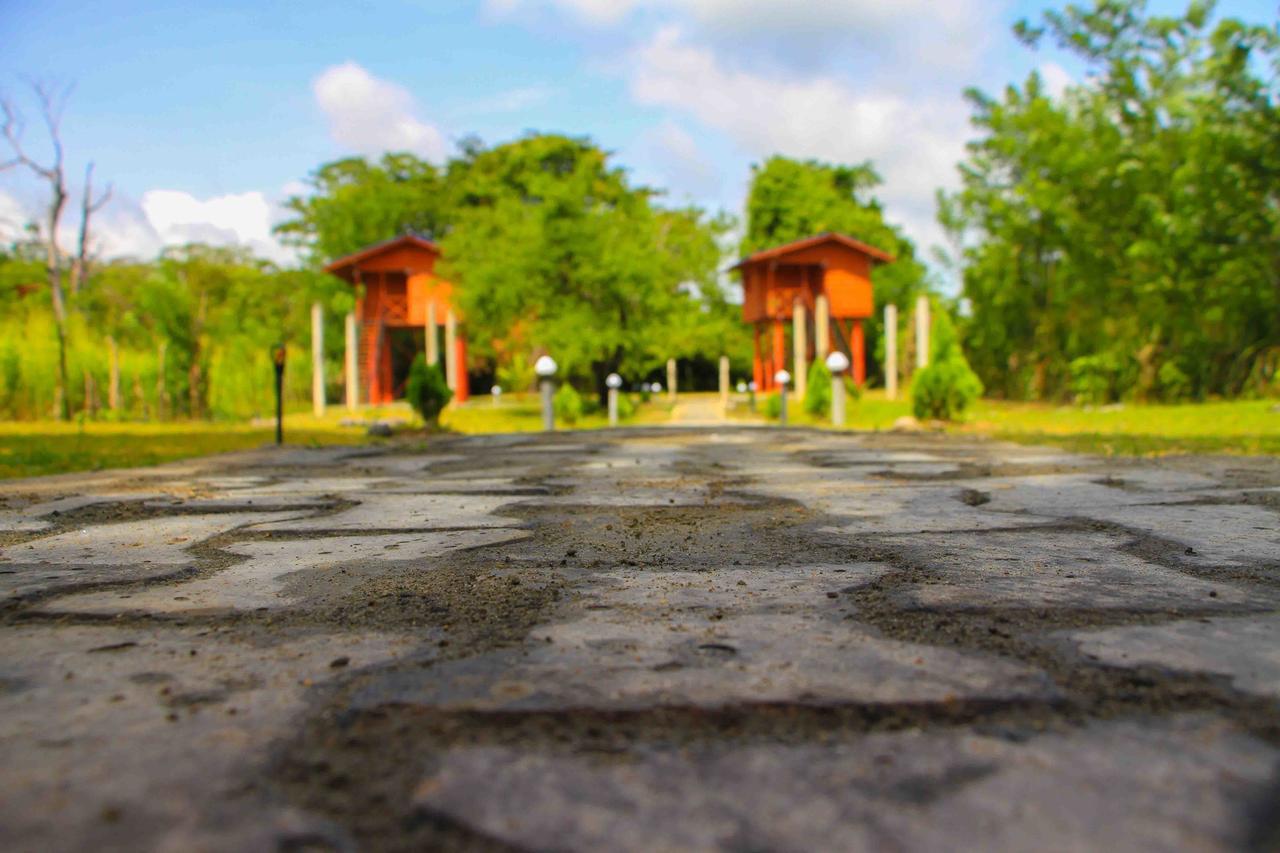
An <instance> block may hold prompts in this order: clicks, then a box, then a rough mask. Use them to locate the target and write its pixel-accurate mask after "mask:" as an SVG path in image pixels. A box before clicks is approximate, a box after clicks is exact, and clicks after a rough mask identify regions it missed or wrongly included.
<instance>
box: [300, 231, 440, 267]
mask: <svg viewBox="0 0 1280 853" xmlns="http://www.w3.org/2000/svg"><path fill="white" fill-rule="evenodd" d="M404 246H413V247H416V248H419V249H426V250H427V251H429V252H433V253H435V254H437V255H438V254H440V247H439V246H437V245H436V244H435V243H433V242H431V241H430V240H428V239H427V238H426V237H420V236H418V235H417V234H401V235H400V236H399V237H392V238H391V239H390V240H383V241H382V242H381V243H374V244H373V245H372V246H368V247H367V248H364V249H361V250H360V251H358V252H355V253H354V254H350V255H347V256H346V257H345V258H338V259H337V260H336V261H333V262H332V263H330V264H328V265H327V266H325V268H324V271H325V272H327V273H333V274H334V275H339V274H340V273H341V271H342V270H345V269H347V268H349V267H354V266H356V265H357V264H359V263H360V262H361V261H367V260H369V258H373V257H377V256H378V255H381V254H383V253H384V252H390V251H391V250H393V249H399V248H402V247H404Z"/></svg>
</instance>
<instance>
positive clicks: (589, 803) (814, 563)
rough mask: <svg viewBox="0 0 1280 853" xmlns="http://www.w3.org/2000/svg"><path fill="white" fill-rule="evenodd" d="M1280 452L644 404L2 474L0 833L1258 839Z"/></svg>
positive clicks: (1188, 845)
mask: <svg viewBox="0 0 1280 853" xmlns="http://www.w3.org/2000/svg"><path fill="white" fill-rule="evenodd" d="M1278 489H1280V465H1278V464H1277V463H1276V462H1275V461H1272V460H1258V459H1223V458H1213V459H1196V458H1180V459H1168V460H1163V461H1160V462H1141V461H1117V460H1100V459H1095V458H1091V457H1084V456H1075V455H1071V454H1065V453H1061V452H1058V451H1053V450H1046V449H1042V448H1024V447H1015V446H1010V445H1003V444H995V443H989V442H983V441H976V440H966V439H958V438H943V437H937V436H928V435H925V436H920V435H916V436H895V435H831V434H822V433H815V432H807V431H799V430H797V431H790V432H787V431H777V430H774V431H769V430H751V429H739V430H731V429H724V430H717V429H702V430H697V431H694V430H676V429H673V430H666V431H659V430H651V431H645V430H625V431H617V432H613V433H593V434H568V435H566V434H560V435H552V436H490V437H471V438H438V439H432V440H430V441H429V442H425V443H417V444H415V443H413V442H406V443H403V444H400V445H396V446H393V447H391V448H382V449H369V448H358V449H342V448H325V449H322V450H307V449H299V448H292V449H286V450H283V451H273V450H265V451H259V452H253V453H246V454H236V455H230V456H224V457H219V458H217V459H210V460H196V461H189V462H183V463H180V464H175V465H170V466H166V467H163V468H156V469H150V470H145V471H126V472H102V473H98V474H93V475H85V476H82V477H81V476H64V477H56V478H45V479H41V480H31V481H20V482H11V483H6V484H3V485H0V593H2V594H3V596H4V597H3V598H0V766H3V767H4V769H5V772H4V774H3V775H0V844H2V845H3V848H4V849H5V850H32V851H35V850H40V851H44V850H70V849H85V848H92V849H108V850H110V849H121V850H124V849H128V850H136V849H161V850H192V849H196V850H199V849H213V850H277V849H374V850H380V849H406V850H407V849H440V848H443V849H467V850H474V849H486V850H487V849H511V848H516V849H569V850H587V849H622V850H654V849H664V850H685V849H687V850H739V849H761V850H763V849H770V850H772V849H788V850H791V849H854V850H881V849H892V850H917V849H920V850H942V849H992V850H1027V849H1079V850H1084V849H1117V850H1129V849H1140V850H1169V849H1195V850H1205V849H1223V850H1226V849H1241V848H1250V847H1253V848H1257V849H1267V848H1271V847H1275V846H1276V845H1277V844H1280V829H1278V828H1277V827H1278V825H1280V824H1278V821H1280V776H1278V775H1277V768H1278V767H1280V652H1278V651H1277V650H1278V649H1280V539H1278V538H1277V530H1280V512H1278V511H1277V507H1280V499H1277V497H1276V495H1277V494H1280V491H1277V490H1278Z"/></svg>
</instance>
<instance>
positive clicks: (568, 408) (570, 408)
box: [551, 382, 582, 424]
mask: <svg viewBox="0 0 1280 853" xmlns="http://www.w3.org/2000/svg"><path fill="white" fill-rule="evenodd" d="M551 402H552V406H553V407H554V408H555V413H556V417H557V418H559V419H560V420H562V421H564V422H565V423H566V424H576V423H577V422H578V421H579V420H580V419H581V418H582V395H581V394H579V393H578V392H577V391H576V390H575V389H574V387H573V386H572V385H570V384H569V383H568V382H565V383H563V384H562V385H561V386H560V389H559V390H558V391H556V395H555V397H553V398H552V401H551Z"/></svg>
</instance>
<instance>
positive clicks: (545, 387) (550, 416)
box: [533, 355, 556, 432]
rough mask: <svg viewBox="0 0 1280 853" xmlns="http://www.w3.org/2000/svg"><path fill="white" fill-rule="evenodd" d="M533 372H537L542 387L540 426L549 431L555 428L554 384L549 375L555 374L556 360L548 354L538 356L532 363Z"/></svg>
mask: <svg viewBox="0 0 1280 853" xmlns="http://www.w3.org/2000/svg"><path fill="white" fill-rule="evenodd" d="M533 372H534V373H536V374H538V379H540V380H541V382H540V383H539V384H540V386H541V388H542V428H543V429H544V430H547V431H548V432H550V431H551V430H553V429H555V428H556V410H555V403H554V402H553V399H552V398H554V397H555V393H556V384H555V382H553V381H552V380H551V377H553V376H555V375H556V360H555V359H554V358H552V357H551V356H549V355H544V356H542V357H540V358H539V359H538V360H537V361H535V362H534V363H533Z"/></svg>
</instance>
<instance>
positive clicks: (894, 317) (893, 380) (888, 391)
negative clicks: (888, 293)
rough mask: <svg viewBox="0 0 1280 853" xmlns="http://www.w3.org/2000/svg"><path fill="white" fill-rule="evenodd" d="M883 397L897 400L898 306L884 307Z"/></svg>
mask: <svg viewBox="0 0 1280 853" xmlns="http://www.w3.org/2000/svg"><path fill="white" fill-rule="evenodd" d="M884 395H885V396H886V397H888V398H889V399H890V400H896V399H898V306H897V305H886V306H884Z"/></svg>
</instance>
